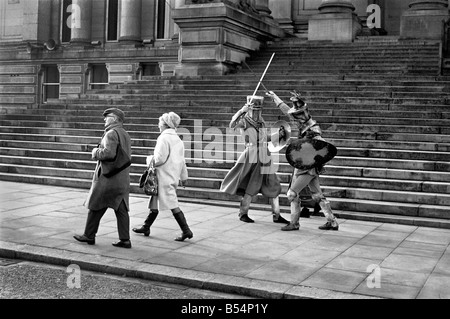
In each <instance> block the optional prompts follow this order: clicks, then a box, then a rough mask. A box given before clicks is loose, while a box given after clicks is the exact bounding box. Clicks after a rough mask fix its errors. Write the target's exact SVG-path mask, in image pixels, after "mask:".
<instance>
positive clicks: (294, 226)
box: [281, 200, 300, 231]
mask: <svg viewBox="0 0 450 319" xmlns="http://www.w3.org/2000/svg"><path fill="white" fill-rule="evenodd" d="M299 219H300V204H299V203H298V201H296V200H294V201H292V202H291V222H290V223H289V225H286V226H284V227H282V228H281V230H283V231H290V230H299V229H300V223H299V222H298V220H299Z"/></svg>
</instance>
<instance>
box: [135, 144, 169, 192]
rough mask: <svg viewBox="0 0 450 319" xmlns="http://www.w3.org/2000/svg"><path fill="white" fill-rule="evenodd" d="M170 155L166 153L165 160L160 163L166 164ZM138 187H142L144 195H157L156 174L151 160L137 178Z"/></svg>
mask: <svg viewBox="0 0 450 319" xmlns="http://www.w3.org/2000/svg"><path fill="white" fill-rule="evenodd" d="M169 157H170V149H169V155H167V158H166V161H165V162H164V163H163V164H162V165H164V164H166V163H167V161H168V160H169ZM139 187H140V188H143V189H144V193H145V194H146V195H151V196H158V176H157V175H156V167H155V166H154V163H153V161H152V163H151V165H150V166H149V167H148V168H147V169H146V170H145V172H144V173H143V174H142V175H141V178H140V179H139Z"/></svg>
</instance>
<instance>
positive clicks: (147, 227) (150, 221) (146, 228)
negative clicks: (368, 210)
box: [133, 210, 159, 237]
mask: <svg viewBox="0 0 450 319" xmlns="http://www.w3.org/2000/svg"><path fill="white" fill-rule="evenodd" d="M158 213H159V211H158V210H151V211H150V214H148V216H147V218H146V219H145V222H144V225H142V226H141V227H140V228H133V231H134V232H135V233H138V234H144V236H146V237H148V236H150V226H151V225H152V224H153V222H154V221H155V219H156V217H157V216H158Z"/></svg>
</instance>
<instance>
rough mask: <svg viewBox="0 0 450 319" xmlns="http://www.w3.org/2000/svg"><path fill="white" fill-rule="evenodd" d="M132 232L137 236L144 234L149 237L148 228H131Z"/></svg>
mask: <svg viewBox="0 0 450 319" xmlns="http://www.w3.org/2000/svg"><path fill="white" fill-rule="evenodd" d="M133 231H134V232H135V233H137V234H144V236H146V237H148V236H150V227H145V226H141V227H140V228H133Z"/></svg>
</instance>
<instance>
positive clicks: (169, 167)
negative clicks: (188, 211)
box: [147, 129, 188, 210]
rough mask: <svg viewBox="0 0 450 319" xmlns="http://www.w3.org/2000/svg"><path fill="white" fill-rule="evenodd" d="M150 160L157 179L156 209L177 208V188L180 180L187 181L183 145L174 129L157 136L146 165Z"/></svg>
mask: <svg viewBox="0 0 450 319" xmlns="http://www.w3.org/2000/svg"><path fill="white" fill-rule="evenodd" d="M152 158H153V159H154V165H155V167H156V176H157V177H158V195H157V196H155V197H156V198H157V200H158V209H159V210H169V209H174V208H177V207H179V204H178V197H177V187H178V183H179V181H180V180H181V181H185V180H187V179H188V171H187V167H186V160H185V158H184V143H183V141H182V140H181V139H180V137H179V136H178V134H177V132H176V131H175V129H166V130H164V131H163V132H162V133H161V134H160V135H159V136H158V139H157V140H156V146H155V151H154V153H153V155H151V156H149V157H148V158H147V163H150V161H151V159H152ZM149 208H150V203H149Z"/></svg>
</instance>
